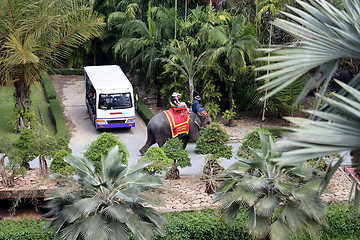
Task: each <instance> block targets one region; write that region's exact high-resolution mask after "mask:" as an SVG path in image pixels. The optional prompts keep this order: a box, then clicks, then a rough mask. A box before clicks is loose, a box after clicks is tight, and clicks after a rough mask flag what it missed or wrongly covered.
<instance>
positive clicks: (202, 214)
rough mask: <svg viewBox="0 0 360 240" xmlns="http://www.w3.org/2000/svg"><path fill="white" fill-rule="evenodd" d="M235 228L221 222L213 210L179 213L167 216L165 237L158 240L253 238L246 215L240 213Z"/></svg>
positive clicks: (242, 239)
mask: <svg viewBox="0 0 360 240" xmlns="http://www.w3.org/2000/svg"><path fill="white" fill-rule="evenodd" d="M238 216H239V217H238V219H237V220H236V222H235V225H234V227H232V228H231V227H229V226H227V225H225V224H224V223H223V222H222V221H220V220H219V219H220V215H219V214H218V213H217V212H216V211H215V210H212V209H208V210H205V211H195V212H178V213H176V212H175V213H168V214H165V218H166V219H167V220H168V225H167V227H166V229H165V236H163V237H161V236H157V237H156V238H155V239H156V240H175V239H179V240H180V239H181V240H195V239H196V240H213V239H219V240H220V239H221V240H237V239H241V240H248V239H254V238H253V237H251V236H250V235H249V234H248V232H247V230H246V228H245V225H244V222H245V213H244V212H243V213H242V214H241V213H240V214H239V215H238Z"/></svg>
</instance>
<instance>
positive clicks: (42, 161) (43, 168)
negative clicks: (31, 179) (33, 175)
mask: <svg viewBox="0 0 360 240" xmlns="http://www.w3.org/2000/svg"><path fill="white" fill-rule="evenodd" d="M39 165H40V172H41V175H42V176H45V175H46V173H47V170H48V167H47V163H46V159H45V157H44V156H41V155H40V156H39Z"/></svg>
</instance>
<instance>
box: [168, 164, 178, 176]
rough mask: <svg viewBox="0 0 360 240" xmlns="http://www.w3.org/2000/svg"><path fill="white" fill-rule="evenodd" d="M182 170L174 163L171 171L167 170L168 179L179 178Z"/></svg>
mask: <svg viewBox="0 0 360 240" xmlns="http://www.w3.org/2000/svg"><path fill="white" fill-rule="evenodd" d="M179 178H180V172H179V169H177V166H176V165H173V166H172V167H171V168H170V170H169V171H167V172H166V179H179Z"/></svg>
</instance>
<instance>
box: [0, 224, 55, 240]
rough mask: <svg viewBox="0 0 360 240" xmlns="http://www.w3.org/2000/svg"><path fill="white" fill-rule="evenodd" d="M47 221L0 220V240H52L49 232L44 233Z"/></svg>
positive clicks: (52, 237)
mask: <svg viewBox="0 0 360 240" xmlns="http://www.w3.org/2000/svg"><path fill="white" fill-rule="evenodd" d="M46 224H47V221H37V220H35V219H24V220H20V221H16V220H1V221H0V240H19V239H21V240H50V239H54V236H55V235H54V233H53V232H52V231H51V230H48V231H45V230H44V227H45V225H46Z"/></svg>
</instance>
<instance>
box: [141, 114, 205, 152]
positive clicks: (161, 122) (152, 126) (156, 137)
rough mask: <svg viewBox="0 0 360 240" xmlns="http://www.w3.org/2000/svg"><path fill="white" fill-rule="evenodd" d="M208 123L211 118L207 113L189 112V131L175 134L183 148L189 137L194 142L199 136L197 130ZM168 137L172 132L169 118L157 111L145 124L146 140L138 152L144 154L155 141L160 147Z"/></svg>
mask: <svg viewBox="0 0 360 240" xmlns="http://www.w3.org/2000/svg"><path fill="white" fill-rule="evenodd" d="M210 124H211V118H210V116H209V115H208V114H206V113H202V114H200V115H197V114H196V113H190V120H189V133H188V134H179V135H178V136H177V137H178V138H179V139H180V140H181V141H182V142H183V144H184V145H183V149H185V148H186V145H187V143H188V141H189V139H191V140H192V141H194V142H196V141H197V139H198V137H199V130H200V129H201V128H203V127H206V126H207V125H210ZM170 138H172V134H171V127H170V123H169V120H168V119H167V117H166V115H165V113H164V112H161V113H158V114H156V115H155V116H154V117H153V118H152V119H150V121H149V123H148V125H147V140H146V143H145V145H144V146H143V147H142V148H141V149H140V150H139V152H140V153H141V154H142V155H144V154H145V153H146V151H147V150H148V149H149V147H150V146H151V145H153V144H155V143H157V144H158V145H159V147H162V146H163V145H164V144H165V142H166V141H167V140H168V139H170Z"/></svg>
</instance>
